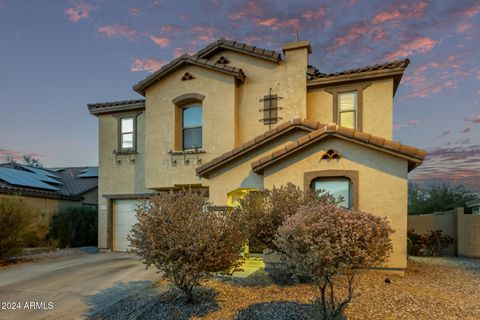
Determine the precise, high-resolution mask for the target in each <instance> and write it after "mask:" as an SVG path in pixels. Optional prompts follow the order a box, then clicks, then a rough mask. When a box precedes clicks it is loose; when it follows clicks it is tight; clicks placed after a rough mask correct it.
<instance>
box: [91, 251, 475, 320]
mask: <svg viewBox="0 0 480 320" xmlns="http://www.w3.org/2000/svg"><path fill="white" fill-rule="evenodd" d="M386 277H387V276H385V275H382V274H380V273H378V272H366V273H364V274H362V275H361V276H360V277H359V278H358V279H357V281H356V284H355V287H354V288H355V297H354V299H353V301H352V302H351V303H350V304H349V306H348V308H347V310H346V316H347V318H348V319H415V320H417V319H436V320H440V319H442V320H443V319H480V260H473V259H461V258H414V259H410V260H409V263H408V270H407V272H406V275H405V277H397V276H388V278H389V280H390V281H389V282H390V283H386V282H385V278H386ZM338 290H339V291H338V292H345V291H344V290H345V288H344V287H342V283H340V287H339V289H338ZM201 293H202V294H201V295H199V299H200V301H199V303H197V304H195V305H186V304H185V301H184V299H183V297H182V296H181V294H180V293H178V292H177V291H175V290H174V289H172V288H171V286H170V285H169V284H167V283H166V282H165V281H162V282H160V283H158V284H157V285H156V286H155V287H152V288H151V289H149V290H145V291H144V292H142V293H138V294H136V295H135V296H133V297H129V298H128V299H124V300H121V301H120V302H119V303H117V304H114V305H113V306H111V307H109V308H107V309H105V310H102V311H101V312H100V313H99V314H96V315H92V318H93V319H155V318H156V319H166V320H168V319H218V320H225V319H238V320H246V319H249V320H256V319H268V320H272V319H299V320H301V319H315V318H314V316H313V311H314V305H313V301H314V300H315V299H316V297H317V295H318V290H317V289H316V287H315V286H314V285H312V284H294V285H279V284H275V283H273V282H272V280H271V278H270V277H269V276H268V275H267V274H266V273H265V272H264V271H259V272H257V273H255V274H253V275H252V276H250V277H248V278H245V279H231V278H230V279H227V278H215V279H212V280H209V281H207V282H206V283H205V288H204V289H203V292H201Z"/></svg>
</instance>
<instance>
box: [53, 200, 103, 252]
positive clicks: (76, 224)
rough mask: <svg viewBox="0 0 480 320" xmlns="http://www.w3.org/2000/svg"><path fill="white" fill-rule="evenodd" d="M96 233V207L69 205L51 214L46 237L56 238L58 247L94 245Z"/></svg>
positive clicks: (95, 243) (96, 239)
mask: <svg viewBox="0 0 480 320" xmlns="http://www.w3.org/2000/svg"><path fill="white" fill-rule="evenodd" d="M97 235H98V213H97V209H96V208H94V207H90V206H71V207H66V208H64V209H61V210H60V211H59V212H58V213H56V214H55V215H54V216H53V218H52V223H51V225H50V231H49V234H48V239H55V240H57V241H58V244H59V246H60V247H81V246H96V245H97V242H98V236H97ZM50 241H53V240H50Z"/></svg>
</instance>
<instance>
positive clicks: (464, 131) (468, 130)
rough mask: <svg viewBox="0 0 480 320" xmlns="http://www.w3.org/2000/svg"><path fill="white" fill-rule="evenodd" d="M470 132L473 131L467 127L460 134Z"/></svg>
mask: <svg viewBox="0 0 480 320" xmlns="http://www.w3.org/2000/svg"><path fill="white" fill-rule="evenodd" d="M470 131H472V129H471V128H469V127H466V128H465V129H463V130H462V131H460V133H468V132H470Z"/></svg>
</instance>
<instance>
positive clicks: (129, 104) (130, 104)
mask: <svg viewBox="0 0 480 320" xmlns="http://www.w3.org/2000/svg"><path fill="white" fill-rule="evenodd" d="M87 107H88V110H89V111H90V113H91V114H93V115H97V114H101V113H107V112H114V111H127V110H132V109H141V108H145V99H135V100H121V101H111V102H98V103H89V104H87Z"/></svg>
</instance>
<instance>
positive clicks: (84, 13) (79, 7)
mask: <svg viewBox="0 0 480 320" xmlns="http://www.w3.org/2000/svg"><path fill="white" fill-rule="evenodd" d="M96 9H97V7H95V6H92V5H90V4H87V3H86V2H82V1H78V2H73V3H72V6H71V7H69V8H67V9H65V11H64V13H65V15H67V16H68V19H69V20H70V21H72V22H74V23H77V22H79V21H80V20H82V19H88V18H89V16H90V11H93V10H96Z"/></svg>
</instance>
